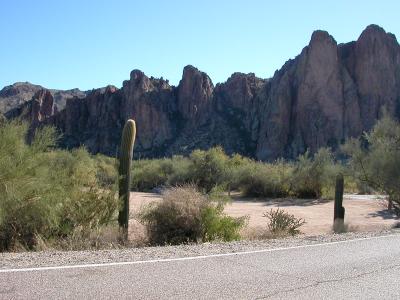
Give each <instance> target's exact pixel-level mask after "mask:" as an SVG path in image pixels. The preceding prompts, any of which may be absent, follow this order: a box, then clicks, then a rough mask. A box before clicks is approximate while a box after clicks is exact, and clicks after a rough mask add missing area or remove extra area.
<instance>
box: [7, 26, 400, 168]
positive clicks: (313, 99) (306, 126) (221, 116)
mask: <svg viewBox="0 0 400 300" xmlns="http://www.w3.org/2000/svg"><path fill="white" fill-rule="evenodd" d="M50 96H51V95H50ZM50 96H49V93H48V92H43V91H42V92H41V94H40V95H38V96H35V97H34V99H33V100H32V101H33V102H34V101H36V102H38V99H42V100H40V101H39V102H38V103H39V104H40V105H39V106H38V104H35V103H32V104H31V106H30V107H32V109H31V110H30V113H31V117H30V120H31V122H32V123H35V122H36V123H44V124H54V125H56V126H57V127H59V128H60V129H61V130H62V131H63V132H64V138H63V141H62V143H63V145H64V146H66V147H76V146H79V145H85V146H86V147H88V149H89V150H90V151H92V152H94V153H97V152H102V153H106V154H109V155H115V153H116V151H117V147H118V144H119V139H120V134H121V129H122V126H123V124H124V122H125V121H126V119H128V118H134V119H135V120H136V121H137V143H136V145H135V153H136V157H138V156H141V157H154V156H157V157H160V156H164V155H172V154H186V153H189V152H190V151H191V150H193V149H195V148H204V149H206V148H209V147H211V146H214V145H221V146H223V147H224V148H225V150H226V151H227V152H228V153H233V152H239V153H242V154H245V155H249V156H253V157H255V158H257V159H261V160H273V159H276V158H278V157H285V158H294V157H296V156H297V155H299V154H301V153H304V152H305V151H306V150H307V149H309V150H310V151H311V152H315V151H317V150H318V148H320V147H325V146H328V147H331V148H333V149H337V148H338V147H339V145H340V144H341V143H343V142H344V141H345V140H346V139H347V138H349V137H356V136H359V135H360V134H361V133H362V132H363V131H365V130H369V129H370V128H371V127H372V126H373V124H374V123H375V122H376V120H377V119H378V118H379V116H380V114H381V112H382V108H383V107H385V109H386V111H387V112H388V113H389V114H391V115H392V116H394V117H399V116H400V46H399V44H398V43H397V40H396V38H395V36H394V35H392V34H390V33H386V32H385V31H384V30H383V29H382V28H380V27H378V26H376V25H371V26H368V27H367V28H366V29H365V30H364V32H363V33H362V34H361V36H360V37H359V39H358V40H357V41H355V42H351V43H347V44H340V45H338V44H337V43H336V41H335V40H334V38H333V37H332V36H330V35H329V34H328V33H327V32H324V31H316V32H314V33H313V34H312V37H311V40H310V43H309V45H308V46H306V47H305V48H304V49H303V51H302V52H301V53H300V54H299V55H298V56H297V57H296V58H294V59H292V60H289V61H288V62H286V64H285V65H284V66H283V67H282V68H281V69H280V70H278V71H276V72H275V74H274V76H273V77H272V78H270V79H260V78H257V77H256V76H255V75H254V74H242V73H235V74H233V75H232V76H231V77H230V78H229V79H228V80H227V81H226V82H225V83H221V84H217V85H216V86H215V87H214V85H213V83H212V81H211V79H210V78H209V77H208V76H207V74H205V73H203V72H201V71H199V70H198V69H196V68H194V67H193V66H187V67H185V68H184V70H183V76H182V80H181V81H180V83H179V85H178V86H177V87H174V86H170V85H169V84H168V81H165V80H163V79H155V78H152V77H151V78H149V77H147V76H146V75H145V74H144V73H143V72H141V71H139V70H134V71H132V72H131V76H130V79H129V80H127V81H124V83H123V86H122V88H121V89H117V88H115V87H111V86H110V87H107V88H104V89H97V90H93V91H92V92H90V93H88V95H87V96H86V97H85V98H81V99H80V98H78V97H74V98H72V99H68V100H66V105H65V108H64V109H61V110H60V111H59V112H57V110H56V109H51V108H50V104H49V103H51V102H52V101H50V100H49V99H50ZM54 98H55V97H54ZM35 99H36V100H35ZM35 105H36V106H35ZM53 106H54V105H53ZM20 114H21V112H20ZM14 116H15V114H14Z"/></svg>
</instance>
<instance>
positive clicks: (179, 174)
mask: <svg viewBox="0 0 400 300" xmlns="http://www.w3.org/2000/svg"><path fill="white" fill-rule="evenodd" d="M171 166H172V167H171V173H170V174H169V176H168V180H167V186H179V185H185V184H189V183H192V182H193V178H192V163H191V161H190V160H189V159H188V158H187V157H183V156H178V155H177V156H173V157H172V158H171Z"/></svg>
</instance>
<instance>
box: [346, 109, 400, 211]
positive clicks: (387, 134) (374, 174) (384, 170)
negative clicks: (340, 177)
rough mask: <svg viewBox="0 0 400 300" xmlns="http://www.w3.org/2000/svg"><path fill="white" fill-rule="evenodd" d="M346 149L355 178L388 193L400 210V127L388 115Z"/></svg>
mask: <svg viewBox="0 0 400 300" xmlns="http://www.w3.org/2000/svg"><path fill="white" fill-rule="evenodd" d="M342 150H343V151H344V152H345V153H346V154H347V155H348V156H349V161H348V166H349V169H350V170H351V171H352V174H353V176H354V177H355V178H356V179H357V180H359V181H360V182H361V183H362V184H364V185H366V186H368V187H370V188H372V189H373V190H376V191H379V192H381V193H385V194H387V195H388V196H389V200H390V201H392V202H394V203H395V204H396V203H397V205H395V206H397V207H398V209H400V185H399V182H400V168H399V166H400V124H399V123H398V122H396V121H394V120H393V119H391V118H390V117H389V116H387V115H386V114H384V116H383V118H382V119H380V120H379V121H378V122H377V123H376V125H375V126H374V128H373V129H372V130H371V132H369V133H365V134H364V136H363V138H362V139H361V140H356V139H351V140H349V141H348V142H347V143H346V144H345V145H344V146H343V148H342Z"/></svg>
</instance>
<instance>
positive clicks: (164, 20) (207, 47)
mask: <svg viewBox="0 0 400 300" xmlns="http://www.w3.org/2000/svg"><path fill="white" fill-rule="evenodd" d="M371 23H374V24H378V25H380V26H382V27H383V28H384V29H385V30H386V31H390V32H392V33H394V34H396V35H397V36H400V1H398V0H387V1H384V0H382V1H372V0H359V1H357V0H352V1H344V0H335V1H321V0H315V1H307V0H304V1H295V0H292V1H289V0H286V1H280V0H279V1H278V0H274V1H268V0H264V1H262V0H259V1H256V0H254V1H252V0H247V1H244V0H243V1H235V0H230V1H228V0H226V1H225V0H220V1H218V0H201V1H200V0H193V1H190V0H186V1H184V0H182V1H161V0H160V1H156V0H153V1H145V0H141V1H135V0H131V1H128V0H126V1H123V0H113V1H102V0H93V1H91V0H46V1H45V0H25V1H22V0H0V39H1V47H0V88H1V87H3V86H4V85H8V84H12V83H14V82H16V81H29V82H32V83H36V84H41V85H43V86H45V87H48V88H59V89H69V88H74V87H78V88H80V89H91V88H95V87H101V86H105V85H107V84H113V85H116V86H117V87H120V86H121V84H122V81H123V80H125V79H128V78H129V73H130V71H131V70H133V69H141V70H142V71H144V72H145V73H146V74H147V75H148V76H154V77H161V76H163V77H164V78H166V79H169V80H170V82H171V83H172V84H177V83H178V82H179V80H180V78H181V76H182V69H183V67H184V66H185V65H187V64H192V65H194V66H196V67H198V68H199V69H201V70H202V71H205V72H206V73H207V74H208V75H209V76H210V77H211V79H212V80H213V82H214V83H217V82H223V81H225V80H226V79H227V78H228V77H229V76H230V74H232V73H233V72H235V71H239V72H246V73H247V72H254V73H255V74H256V75H257V76H259V77H264V78H266V77H270V76H272V75H273V73H274V71H275V70H276V69H278V68H280V67H281V66H282V65H283V63H284V62H285V61H286V60H288V59H289V58H293V57H294V56H295V55H297V54H298V53H299V52H300V51H301V49H302V48H303V47H304V46H306V45H307V44H308V42H309V40H310V36H311V33H312V32H313V31H314V30H316V29H323V30H327V31H328V32H329V33H330V34H331V35H333V36H334V37H335V39H336V41H337V42H338V43H340V42H348V41H351V40H355V39H357V38H358V36H359V35H360V33H361V31H362V30H363V29H364V28H365V27H366V26H367V25H369V24H371Z"/></svg>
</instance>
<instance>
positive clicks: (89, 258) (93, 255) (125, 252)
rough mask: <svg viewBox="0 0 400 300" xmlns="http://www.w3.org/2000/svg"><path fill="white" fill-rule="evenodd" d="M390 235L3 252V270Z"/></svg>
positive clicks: (394, 231) (0, 258) (0, 263)
mask: <svg viewBox="0 0 400 300" xmlns="http://www.w3.org/2000/svg"><path fill="white" fill-rule="evenodd" d="M389 234H400V229H392V230H385V231H380V232H352V233H345V234H328V235H319V236H307V237H305V236H299V237H294V238H286V239H274V240H261V241H237V242H230V243H205V244H195V245H180V246H165V247H143V248H126V249H119V250H97V251H43V252H20V253H0V269H7V268H29V267H41V266H42V267H43V266H60V265H76V264H93V263H109V262H124V261H140V260H153V259H165V258H177V257H189V256H201V255H211V254H219V253H234V252H244V251H254V250H261V249H273V248H282V247H295V246H301V245H310V244H319V243H326V242H333V241H342V240H349V239H359V238H367V237H374V236H381V235H389Z"/></svg>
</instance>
